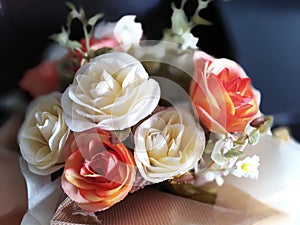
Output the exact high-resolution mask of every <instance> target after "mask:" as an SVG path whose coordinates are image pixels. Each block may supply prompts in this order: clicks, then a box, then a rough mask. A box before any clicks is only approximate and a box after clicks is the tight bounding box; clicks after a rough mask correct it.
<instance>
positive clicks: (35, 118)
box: [18, 92, 69, 175]
mask: <svg viewBox="0 0 300 225" xmlns="http://www.w3.org/2000/svg"><path fill="white" fill-rule="evenodd" d="M60 98H61V94H60V93H58V92H54V93H52V94H49V95H44V96H40V97H38V98H36V99H35V100H33V101H32V102H31V103H30V105H29V106H28V109H27V113H26V117H25V120H24V122H23V124H22V126H21V128H20V131H19V135H18V142H19V146H20V150H21V154H22V155H23V157H24V159H25V160H26V161H27V163H28V166H29V169H30V170H31V171H32V172H33V173H35V174H39V175H49V174H51V173H53V172H55V171H57V170H58V169H60V168H62V167H63V165H64V158H63V154H62V151H63V148H64V144H65V142H66V140H67V138H68V136H69V129H68V127H67V125H66V124H65V122H64V118H63V112H62V108H61V104H60Z"/></svg>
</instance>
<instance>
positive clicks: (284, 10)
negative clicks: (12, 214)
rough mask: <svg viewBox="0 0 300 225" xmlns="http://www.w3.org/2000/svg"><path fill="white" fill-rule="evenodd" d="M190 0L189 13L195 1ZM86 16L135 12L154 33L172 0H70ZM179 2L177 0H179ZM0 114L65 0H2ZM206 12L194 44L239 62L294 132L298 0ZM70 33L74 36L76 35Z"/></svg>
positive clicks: (58, 21) (16, 95)
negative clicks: (206, 23)
mask: <svg viewBox="0 0 300 225" xmlns="http://www.w3.org/2000/svg"><path fill="white" fill-rule="evenodd" d="M193 1H194V0H189V1H188V2H189V4H188V7H187V12H189V9H192V8H193V7H194V5H193V3H191V2H193ZM71 2H73V3H74V4H75V5H76V6H83V7H84V9H85V11H86V12H87V15H88V16H92V15H93V14H96V13H98V12H103V13H104V15H105V16H104V19H105V20H107V21H116V20H117V19H119V18H120V17H121V16H122V15H125V14H136V15H137V20H138V21H141V22H142V24H143V28H144V31H145V34H146V36H147V37H148V38H149V39H159V38H160V37H161V32H162V30H163V29H164V28H166V27H168V26H169V25H170V16H171V12H172V11H171V8H170V2H171V1H170V0H160V1H159V0H151V1H149V0H128V1H120V0H109V1H107V0H106V1H105V0H81V1H80V0H73V1H71ZM177 2H178V1H177ZM0 9H1V10H0V51H1V54H0V55H1V56H0V57H1V58H0V85H1V88H0V110H1V111H0V113H1V115H0V118H1V122H2V121H5V119H6V118H7V117H8V116H9V115H10V113H11V112H13V111H14V110H16V106H17V105H18V104H19V103H20V98H21V99H22V96H23V95H24V93H22V92H21V91H20V90H19V88H18V82H19V80H20V79H21V77H22V75H23V73H24V71H25V70H26V69H28V68H31V67H33V66H35V65H37V64H38V63H39V62H40V61H41V59H42V57H43V50H44V49H45V47H46V46H47V45H48V44H49V43H50V40H49V38H48V37H49V35H51V34H53V33H58V32H59V31H60V28H61V26H63V25H64V24H65V19H66V15H67V13H68V12H69V10H68V8H67V7H66V6H65V5H64V1H63V0H51V1H46V0H26V1H22V0H0ZM203 16H204V17H206V18H207V19H209V20H210V21H212V22H213V23H214V26H211V27H198V28H197V29H195V30H193V32H194V33H195V35H197V36H198V37H199V43H198V45H199V47H200V48H202V49H203V50H204V51H207V52H208V53H210V54H212V55H214V56H216V57H228V58H231V59H234V60H236V61H238V62H239V63H240V64H241V65H242V67H243V68H244V69H245V71H246V72H247V74H248V75H249V76H250V77H251V78H252V81H253V84H254V86H255V87H256V88H257V89H259V90H260V91H261V92H262V102H261V109H262V111H263V112H264V113H265V114H272V115H274V117H275V123H274V126H278V125H288V126H289V127H291V128H292V130H293V133H294V135H295V136H297V135H299V132H298V130H297V129H298V124H299V123H300V100H299V98H300V94H299V93H298V90H300V86H299V84H300V60H299V53H300V1H297V0H287V1H282V0H272V1H271V0H231V1H217V0H215V1H214V2H213V3H210V6H209V8H208V9H206V10H205V11H203ZM80 35H81V34H80V32H78V33H76V32H74V34H73V36H74V38H78V37H80Z"/></svg>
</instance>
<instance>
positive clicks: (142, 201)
mask: <svg viewBox="0 0 300 225" xmlns="http://www.w3.org/2000/svg"><path fill="white" fill-rule="evenodd" d="M78 210H79V209H78V207H77V206H76V204H75V203H74V202H73V201H72V200H70V199H69V198H66V199H65V200H64V201H63V202H62V203H61V204H60V206H59V207H58V209H57V211H56V213H55V214H54V217H53V218H52V221H51V225H79V224H82V225H83V224H90V225H94V224H95V225H96V224H102V225H162V224H163V225H220V224H222V225H238V224H243V225H254V224H255V225H259V224H260V225H262V224H272V225H273V224H287V223H286V221H287V217H286V215H284V214H283V213H281V212H279V211H277V210H275V209H273V208H270V207H269V206H267V205H264V204H263V203H261V202H258V201H257V200H255V199H254V198H252V197H250V196H249V195H247V194H246V193H244V192H242V191H240V190H239V189H236V188H234V187H232V186H227V185H225V186H224V187H222V188H221V190H220V191H219V192H218V198H217V203H216V204H215V205H209V204H204V203H201V202H197V201H194V200H191V199H187V198H183V197H180V196H176V195H173V194H169V193H165V192H161V191H158V190H155V189H151V188H144V189H142V190H139V191H137V192H135V193H132V194H129V196H127V197H126V198H125V199H124V200H123V201H121V202H120V203H118V204H116V205H114V206H113V207H111V208H109V209H107V210H105V211H102V212H100V213H97V215H96V219H95V218H94V219H93V217H89V218H88V217H87V216H83V215H81V214H80V213H76V212H78ZM74 212H75V213H74ZM97 220H98V222H97Z"/></svg>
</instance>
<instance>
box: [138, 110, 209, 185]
mask: <svg viewBox="0 0 300 225" xmlns="http://www.w3.org/2000/svg"><path fill="white" fill-rule="evenodd" d="M134 137H135V138H134V139H135V149H134V158H135V161H136V165H137V167H138V169H139V172H140V173H141V175H142V176H143V177H144V179H146V180H148V181H150V182H155V183H156V182H161V181H164V180H167V179H170V178H172V177H174V176H177V175H182V174H184V173H185V172H187V171H189V170H190V169H192V168H193V167H194V166H195V165H196V163H197V162H198V161H199V159H200V158H201V156H202V153H203V150H204V146H205V134H204V131H203V129H202V128H201V127H200V126H199V125H198V123H196V121H195V120H194V118H193V116H192V115H191V114H190V113H188V112H186V111H183V110H180V109H179V110H178V109H175V108H169V109H167V110H164V111H161V112H158V113H156V114H154V115H153V116H151V117H150V118H149V119H147V120H145V121H144V122H143V123H142V124H141V125H140V126H138V128H137V129H136V131H135V134H134Z"/></svg>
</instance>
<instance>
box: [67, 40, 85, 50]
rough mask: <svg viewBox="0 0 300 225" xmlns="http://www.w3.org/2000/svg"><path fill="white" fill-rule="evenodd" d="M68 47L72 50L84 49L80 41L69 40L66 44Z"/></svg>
mask: <svg viewBox="0 0 300 225" xmlns="http://www.w3.org/2000/svg"><path fill="white" fill-rule="evenodd" d="M66 47H67V48H70V49H78V48H79V49H80V48H81V47H82V45H81V44H80V42H78V41H71V40H68V41H67V43H66Z"/></svg>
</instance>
